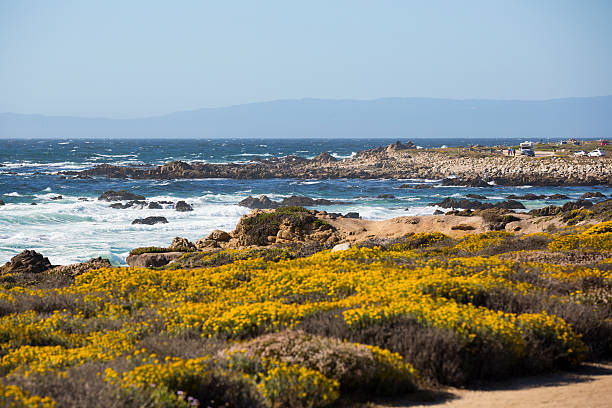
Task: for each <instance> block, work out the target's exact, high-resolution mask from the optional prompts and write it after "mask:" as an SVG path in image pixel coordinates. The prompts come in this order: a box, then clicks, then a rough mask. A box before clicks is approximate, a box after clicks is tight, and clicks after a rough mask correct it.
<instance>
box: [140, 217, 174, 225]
mask: <svg viewBox="0 0 612 408" xmlns="http://www.w3.org/2000/svg"><path fill="white" fill-rule="evenodd" d="M167 223H168V220H167V219H166V217H146V218H137V219H135V220H134V221H132V224H145V225H155V224H167Z"/></svg>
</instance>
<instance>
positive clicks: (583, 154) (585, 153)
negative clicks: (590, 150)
mask: <svg viewBox="0 0 612 408" xmlns="http://www.w3.org/2000/svg"><path fill="white" fill-rule="evenodd" d="M586 155H587V152H585V151H584V150H580V151H578V152H576V153H574V156H586Z"/></svg>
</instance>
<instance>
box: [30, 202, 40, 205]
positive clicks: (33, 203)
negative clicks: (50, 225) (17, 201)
mask: <svg viewBox="0 0 612 408" xmlns="http://www.w3.org/2000/svg"><path fill="white" fill-rule="evenodd" d="M30 205H38V204H36V203H35V202H33V201H32V202H31V203H30Z"/></svg>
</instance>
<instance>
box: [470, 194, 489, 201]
mask: <svg viewBox="0 0 612 408" xmlns="http://www.w3.org/2000/svg"><path fill="white" fill-rule="evenodd" d="M465 197H466V198H474V199H476V200H486V199H487V197H485V196H483V195H480V194H466V195H465Z"/></svg>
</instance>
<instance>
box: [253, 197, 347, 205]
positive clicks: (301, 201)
mask: <svg viewBox="0 0 612 408" xmlns="http://www.w3.org/2000/svg"><path fill="white" fill-rule="evenodd" d="M263 197H265V196H263ZM334 204H345V203H343V202H340V201H331V200H326V199H324V198H316V199H315V198H310V197H305V196H291V197H287V198H283V200H282V201H281V202H280V206H298V207H312V206H314V205H334Z"/></svg>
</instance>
